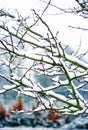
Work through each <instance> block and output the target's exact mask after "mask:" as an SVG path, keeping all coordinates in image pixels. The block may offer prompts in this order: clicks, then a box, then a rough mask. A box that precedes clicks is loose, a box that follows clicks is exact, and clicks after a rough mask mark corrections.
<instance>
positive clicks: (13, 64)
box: [0, 0, 88, 115]
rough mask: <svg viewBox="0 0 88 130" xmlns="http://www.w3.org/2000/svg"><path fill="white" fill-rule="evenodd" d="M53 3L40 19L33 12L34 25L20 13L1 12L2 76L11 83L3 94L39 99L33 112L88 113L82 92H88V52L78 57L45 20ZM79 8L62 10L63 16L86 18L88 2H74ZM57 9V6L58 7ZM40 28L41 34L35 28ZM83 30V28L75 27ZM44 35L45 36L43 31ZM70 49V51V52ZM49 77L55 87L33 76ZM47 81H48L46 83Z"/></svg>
mask: <svg viewBox="0 0 88 130" xmlns="http://www.w3.org/2000/svg"><path fill="white" fill-rule="evenodd" d="M51 1H52V0H50V1H48V3H46V2H45V1H42V2H44V3H46V8H45V9H44V11H43V13H42V15H41V16H40V15H39V14H38V13H37V12H36V11H35V10H34V9H33V10H32V13H33V15H34V17H35V20H34V23H33V24H30V25H29V24H28V23H30V22H29V21H30V19H29V17H26V18H24V17H22V16H21V15H19V13H18V12H17V13H16V15H13V14H10V13H8V12H6V11H5V10H3V9H2V10H1V11H0V17H1V21H0V30H1V35H0V68H1V69H4V70H6V73H2V71H0V77H1V78H2V79H5V80H6V81H7V82H8V84H7V85H3V86H1V89H0V94H2V93H5V92H7V91H9V90H13V91H16V92H17V93H20V94H23V95H26V96H29V97H32V98H36V99H37V101H38V102H39V106H38V107H37V108H36V109H35V110H34V111H40V110H50V109H54V110H56V111H57V112H59V113H63V114H74V115H76V114H78V113H87V112H88V102H87V100H86V98H85V97H84V95H83V94H82V93H81V92H84V90H85V91H86V92H87V91H88V87H87V84H88V64H87V63H85V62H84V60H83V57H84V56H85V55H86V54H87V52H85V53H83V54H80V55H79V54H78V53H77V52H78V50H79V48H78V50H77V52H76V53H74V52H72V51H71V52H70V53H68V51H69V49H68V46H66V45H64V44H63V43H62V42H61V41H59V39H58V38H57V33H56V35H55V34H53V32H52V30H51V28H50V26H49V25H48V24H47V23H46V22H45V21H44V19H43V17H42V16H43V14H44V13H45V11H46V10H47V9H48V7H49V6H54V5H53V4H51ZM75 2H77V3H78V7H77V8H75V7H74V8H73V9H67V10H65V9H61V11H62V12H63V13H76V14H79V15H81V16H82V17H83V18H87V14H88V7H87V6H88V2H87V1H84V0H83V1H80V0H75ZM55 8H58V10H59V7H58V6H55ZM36 27H37V28H41V27H42V29H41V34H40V32H38V31H36V29H35V28H36ZM70 27H71V28H74V29H75V28H77V29H83V30H84V31H85V29H84V28H81V27H72V26H70ZM43 30H44V31H45V30H46V31H45V34H44V35H42V31H43ZM67 49H68V51H67ZM35 73H37V76H45V77H49V80H50V81H51V82H52V84H50V85H47V86H43V85H41V83H40V82H38V81H36V79H35V77H34V75H35ZM47 80H48V78H46V82H48V81H47Z"/></svg>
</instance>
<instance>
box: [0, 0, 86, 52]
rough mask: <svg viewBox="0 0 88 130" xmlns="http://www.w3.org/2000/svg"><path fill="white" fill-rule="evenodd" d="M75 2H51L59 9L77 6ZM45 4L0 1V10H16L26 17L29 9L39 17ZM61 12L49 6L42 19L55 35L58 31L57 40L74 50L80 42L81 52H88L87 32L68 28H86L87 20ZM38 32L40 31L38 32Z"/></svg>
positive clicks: (30, 1) (58, 0)
mask: <svg viewBox="0 0 88 130" xmlns="http://www.w3.org/2000/svg"><path fill="white" fill-rule="evenodd" d="M45 1H47V2H48V1H49V0H45ZM74 1H75V0H52V4H54V5H56V6H58V7H60V8H65V9H67V8H69V7H70V8H71V7H74V6H77V4H76V2H74ZM45 7H46V3H43V2H41V1H40V0H14V1H13V0H0V8H1V9H2V8H4V9H6V10H10V11H14V10H15V9H17V10H18V11H19V12H20V14H22V15H24V16H27V15H31V9H35V10H36V12H37V13H38V14H39V15H41V14H42V11H43V10H44V9H45ZM60 13H61V12H60V11H59V10H58V9H56V8H54V7H51V6H49V7H48V9H47V11H46V12H45V14H44V16H43V18H44V20H45V21H46V23H48V25H49V26H50V28H51V30H52V31H53V32H54V33H56V32H57V31H59V35H58V39H59V40H60V41H61V42H63V43H65V44H68V45H70V46H71V47H72V48H74V49H75V50H76V49H77V48H78V46H79V44H80V40H81V43H82V47H81V48H82V49H81V51H82V52H83V51H87V50H88V32H87V31H82V30H77V29H72V28H70V27H68V26H69V25H71V26H74V27H75V26H76V27H77V26H78V27H82V28H88V20H87V19H84V18H83V17H81V16H79V15H77V14H72V13H70V14H62V15H61V14H60ZM39 31H40V32H41V31H42V30H39Z"/></svg>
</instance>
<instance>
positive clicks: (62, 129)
mask: <svg viewBox="0 0 88 130" xmlns="http://www.w3.org/2000/svg"><path fill="white" fill-rule="evenodd" d="M0 130H87V129H68V128H65V127H64V128H31V127H29V128H25V127H24V128H22V127H19V128H9V127H7V128H0Z"/></svg>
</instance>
